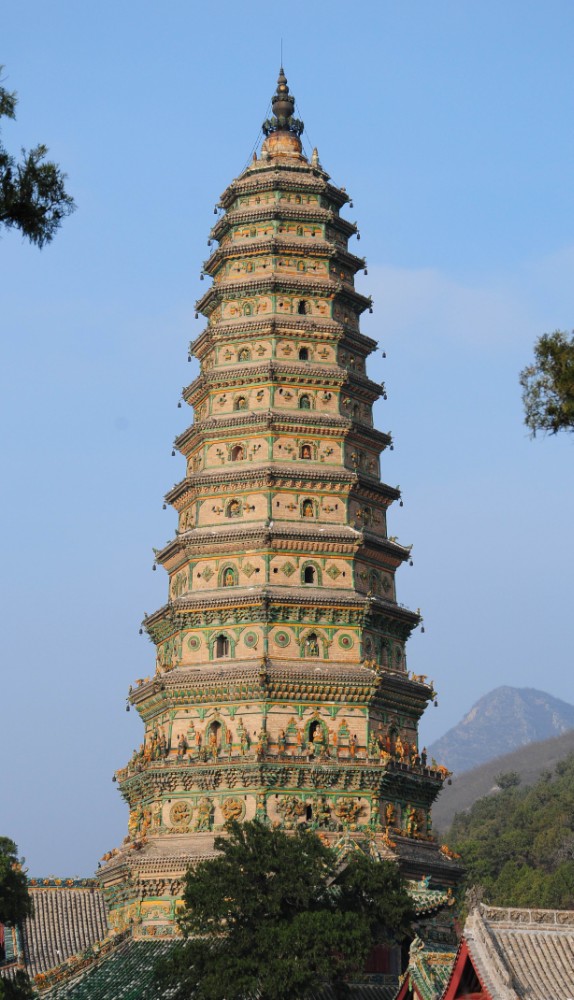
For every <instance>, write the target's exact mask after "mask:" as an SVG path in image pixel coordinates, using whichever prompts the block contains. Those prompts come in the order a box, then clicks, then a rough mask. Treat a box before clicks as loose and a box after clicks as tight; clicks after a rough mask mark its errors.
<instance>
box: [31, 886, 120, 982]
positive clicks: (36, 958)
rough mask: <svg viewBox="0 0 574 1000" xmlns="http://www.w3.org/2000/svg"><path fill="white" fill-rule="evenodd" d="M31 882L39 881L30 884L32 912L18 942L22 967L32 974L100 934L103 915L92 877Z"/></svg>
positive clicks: (102, 933) (104, 928)
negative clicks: (22, 956)
mask: <svg viewBox="0 0 574 1000" xmlns="http://www.w3.org/2000/svg"><path fill="white" fill-rule="evenodd" d="M33 882H36V883H39V884H38V885H36V886H35V885H34V884H30V895H31V897H32V901H33V904H34V912H33V915H32V916H31V917H28V918H27V919H26V920H25V921H24V923H23V925H22V945H23V950H24V961H25V964H26V970H27V971H28V972H29V973H30V975H32V976H35V975H36V974H37V973H41V972H45V971H46V970H47V969H51V968H53V967H54V966H56V965H60V963H62V962H65V961H66V960H67V959H69V958H71V957H72V956H73V955H76V954H77V953H78V952H81V951H84V950H85V949H86V948H88V947H89V946H90V945H93V944H94V943H95V942H96V941H98V940H100V939H101V938H103V937H104V936H105V934H106V932H107V917H106V908H105V905H104V900H103V897H102V894H101V892H100V890H99V888H98V886H97V883H96V882H95V881H93V880H90V879H85V880H83V882H78V881H74V880H72V879H61V880H60V879H58V880H55V879H50V880H47V879H34V880H31V883H33ZM46 882H48V885H47V886H46ZM70 882H71V883H72V885H71V886H70ZM58 883H60V884H58Z"/></svg>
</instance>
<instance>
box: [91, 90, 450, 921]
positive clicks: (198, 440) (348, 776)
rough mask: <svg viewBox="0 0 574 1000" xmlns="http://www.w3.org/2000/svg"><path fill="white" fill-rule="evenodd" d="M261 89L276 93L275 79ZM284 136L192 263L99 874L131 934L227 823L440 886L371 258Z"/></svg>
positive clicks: (279, 134)
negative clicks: (370, 315)
mask: <svg viewBox="0 0 574 1000" xmlns="http://www.w3.org/2000/svg"><path fill="white" fill-rule="evenodd" d="M286 95H287V96H286ZM273 101H274V106H277V107H279V106H280V105H281V106H289V102H291V103H292V98H290V97H289V96H288V88H287V84H286V81H285V78H284V77H283V75H282V74H281V76H280V78H279V87H278V91H277V94H276V95H275V97H274V99H273ZM301 128H302V126H301V123H300V122H296V120H295V119H293V118H292V116H291V115H283V116H279V117H275V118H273V119H271V121H270V122H266V123H265V126H264V131H265V133H266V138H265V140H264V142H263V146H262V149H261V154H260V157H259V158H257V157H254V159H253V162H252V163H251V164H250V165H249V166H248V167H247V169H246V170H245V171H244V172H243V174H242V175H241V177H240V178H238V179H237V180H235V181H233V183H232V184H231V185H230V186H229V187H228V188H227V190H226V191H225V192H224V193H223V195H222V196H221V200H220V206H219V208H220V210H221V211H222V215H221V217H220V218H219V219H218V221H217V223H216V225H215V226H214V228H213V230H212V232H211V235H210V240H209V242H210V244H211V245H212V246H213V243H214V242H216V243H218V246H217V248H214V249H213V251H212V253H211V256H210V257H209V260H208V261H206V263H205V264H204V274H205V275H208V276H209V277H210V278H211V279H212V281H213V283H212V285H211V287H210V288H209V289H208V290H207V291H206V292H205V294H204V295H203V297H202V298H201V299H200V301H199V302H198V303H197V307H196V308H197V313H198V315H199V313H202V314H203V315H204V316H205V318H206V320H207V325H206V327H205V328H204V329H203V331H202V332H201V333H200V334H199V336H198V337H197V338H196V340H195V341H194V342H193V343H192V344H191V346H190V350H191V352H192V353H194V354H195V356H196V357H197V358H198V359H199V362H200V373H199V375H198V377H197V378H196V379H195V380H194V381H193V382H192V383H191V385H189V386H187V387H186V388H185V389H184V390H183V394H182V396H183V399H184V401H185V402H186V403H187V404H188V405H189V406H190V407H191V409H192V410H193V416H194V419H193V422H192V424H191V426H190V427H189V428H188V429H187V430H185V431H184V432H183V433H182V434H180V435H179V436H178V438H177V439H176V442H175V447H176V448H177V449H178V450H179V452H180V453H181V454H182V455H183V456H184V458H185V462H186V473H185V477H184V479H183V480H182V481H181V482H179V483H177V484H176V485H175V486H174V487H173V488H172V489H171V490H170V491H169V493H168V494H167V496H166V502H167V503H169V504H171V505H172V506H173V507H174V509H175V510H176V512H177V517H178V521H177V530H176V532H175V536H174V538H173V539H172V541H170V542H169V543H168V544H167V545H166V546H165V547H164V548H163V549H162V550H161V551H156V562H157V564H159V565H161V566H162V567H163V568H164V569H165V570H166V572H167V574H168V577H169V592H168V602H167V603H166V604H165V605H164V606H163V607H161V608H160V609H158V610H157V611H156V612H154V614H152V615H150V616H148V617H146V619H145V622H144V623H143V624H144V628H145V630H146V631H147V633H148V635H149V637H150V639H151V641H152V642H153V643H154V645H155V648H156V662H155V673H154V675H153V676H151V677H148V678H145V679H143V678H142V679H140V680H138V681H137V682H136V684H135V686H134V687H133V688H132V689H130V695H129V699H130V702H131V703H132V704H133V705H134V707H135V708H136V709H137V711H138V712H139V714H140V716H141V718H142V720H143V722H144V726H145V737H144V742H143V743H142V745H141V747H140V749H139V750H138V751H136V752H135V753H134V755H133V758H132V759H131V761H130V762H129V763H128V764H127V765H126V767H123V768H121V769H120V770H119V771H118V772H117V774H116V779H117V781H118V782H119V785H120V789H121V792H122V794H123V796H124V798H125V799H126V801H127V802H128V803H129V807H130V820H129V831H128V837H127V838H126V843H125V844H124V846H123V847H122V848H121V849H120V850H116V851H114V852H111V853H110V854H109V855H108V856H107V857H106V865H105V866H104V869H103V875H102V879H103V883H104V887H105V891H107V892H108V901H109V904H110V907H111V920H112V923H113V924H114V925H115V926H117V927H118V928H119V927H122V926H124V925H125V924H126V922H128V921H130V920H133V919H135V920H136V921H138V922H139V923H138V927H139V933H141V934H144V935H145V934H147V933H150V934H152V933H153V934H157V933H158V932H159V930H158V928H160V929H161V932H162V933H170V929H173V917H174V913H175V906H176V896H177V893H178V892H179V891H180V886H181V879H182V875H183V871H184V869H185V867H187V865H188V864H189V863H190V862H193V860H194V859H197V858H198V857H200V856H205V854H206V852H207V853H208V854H209V853H210V851H211V850H212V838H213V835H214V833H215V832H216V831H222V830H224V828H225V823H226V822H227V821H228V820H230V819H234V818H235V819H239V820H242V819H253V818H259V819H261V820H262V821H263V822H267V823H270V824H272V825H274V826H280V827H283V828H285V829H293V828H294V827H295V826H297V825H300V824H306V825H307V826H309V827H310V828H313V829H316V830H318V831H320V832H321V834H322V835H323V836H324V837H326V838H327V839H331V841H337V840H340V838H341V836H344V837H346V836H353V837H359V838H360V837H363V838H364V837H365V836H368V838H369V842H370V843H371V844H372V845H374V844H375V843H376V845H377V850H378V851H379V853H380V854H381V856H383V855H384V856H392V857H396V858H397V859H399V860H400V863H401V864H402V865H403V867H404V868H405V871H406V872H407V874H410V875H411V876H412V877H420V875H421V874H432V873H433V872H434V873H435V876H436V878H437V879H439V880H441V881H442V883H444V882H445V879H446V881H447V883H448V881H449V878H450V880H451V881H453V880H455V878H456V872H457V869H456V865H455V864H454V862H453V861H452V860H451V859H449V858H447V857H446V856H445V855H443V854H440V852H439V849H438V847H437V845H436V844H435V842H434V841H433V838H432V831H431V819H430V807H431V805H432V802H433V800H434V799H435V797H436V795H437V794H438V792H439V790H440V788H441V786H442V783H443V781H444V780H445V778H446V776H447V774H448V772H447V771H446V769H445V768H441V767H439V766H438V765H436V763H435V762H433V761H428V760H427V758H426V753H425V752H424V750H420V749H419V746H418V721H419V719H420V717H421V715H422V713H423V711H424V710H425V707H426V705H427V704H428V702H429V700H431V699H432V698H433V697H434V691H433V686H432V683H427V679H426V677H425V676H422V675H419V676H417V675H412V674H409V672H408V670H407V664H406V653H405V644H406V641H407V639H408V637H409V635H410V634H411V632H412V630H413V629H414V628H416V627H417V626H418V625H419V624H420V620H421V619H420V615H419V613H418V612H416V613H415V612H412V611H409V610H408V609H407V608H405V607H403V606H402V605H400V604H399V603H398V602H397V598H396V588H395V574H396V571H397V569H398V568H399V566H400V565H401V564H402V563H403V562H405V561H407V560H408V559H409V558H410V547H408V546H405V545H402V544H400V543H399V542H398V541H397V539H396V537H392V536H391V537H389V536H388V533H387V512H388V509H389V507H390V505H391V504H392V503H393V502H394V501H396V500H398V499H399V498H400V490H399V488H398V487H394V486H389V485H387V484H386V483H385V482H384V481H382V480H381V467H380V463H381V459H382V460H383V462H384V459H385V453H386V450H387V449H389V448H392V439H391V436H390V434H387V433H382V432H381V431H378V430H376V429H374V427H373V417H372V406H373V403H374V402H375V401H376V400H377V399H378V398H379V397H380V396H381V395H382V396H384V395H385V392H384V386H381V385H380V384H377V383H375V382H373V381H372V380H371V379H369V378H368V376H367V374H366V369H365V361H366V358H367V357H368V355H369V354H370V353H371V352H372V351H373V350H374V348H375V346H376V345H375V342H374V341H373V340H371V339H370V338H369V337H365V336H364V335H363V334H361V332H360V329H359V318H360V315H361V313H363V312H364V311H365V309H367V308H370V307H371V300H370V299H369V298H367V297H365V296H364V295H361V294H359V293H358V292H357V291H356V290H355V287H354V276H355V274H356V272H357V271H358V270H360V269H362V268H365V261H364V260H362V259H361V258H359V257H358V256H356V255H354V254H353V253H352V252H351V251H350V250H349V249H348V240H349V238H350V237H352V236H354V235H355V234H356V232H357V229H356V226H355V224H354V223H351V222H348V221H347V220H345V219H343V218H341V216H340V214H339V212H340V209H341V208H342V207H343V206H344V205H345V204H346V203H347V202H348V201H349V198H348V196H347V194H346V192H345V191H344V190H343V189H341V188H337V187H335V186H334V185H333V184H332V183H331V182H330V179H329V176H328V174H327V173H326V172H325V171H324V170H323V168H322V167H321V165H320V163H319V159H318V156H317V153H316V151H315V152H314V153H313V155H312V157H311V159H310V160H307V159H306V158H305V156H304V155H303V153H302V147H301V142H300V139H299V134H300V131H301ZM210 838H211V840H210ZM373 849H374V848H373ZM453 865H454V868H453V867H452V866H453ZM449 866H451V867H449ZM449 872H451V873H452V875H449ZM166 873H167V874H166ZM178 887H179V888H178Z"/></svg>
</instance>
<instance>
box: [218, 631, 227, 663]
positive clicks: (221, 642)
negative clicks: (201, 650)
mask: <svg viewBox="0 0 574 1000" xmlns="http://www.w3.org/2000/svg"><path fill="white" fill-rule="evenodd" d="M215 655H216V657H217V659H218V660H219V659H221V657H222V656H229V639H228V638H227V636H226V635H218V636H217V639H216V640H215Z"/></svg>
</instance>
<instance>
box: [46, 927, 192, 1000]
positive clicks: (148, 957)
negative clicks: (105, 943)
mask: <svg viewBox="0 0 574 1000" xmlns="http://www.w3.org/2000/svg"><path fill="white" fill-rule="evenodd" d="M172 947H173V942H171V941H135V940H133V939H132V938H129V939H128V940H127V941H124V942H123V943H122V944H120V946H119V947H118V948H117V949H115V950H114V951H112V952H111V953H109V954H107V955H106V956H105V957H104V958H102V959H101V961H99V962H96V963H95V964H91V965H90V966H89V967H88V968H87V969H86V970H85V971H84V972H83V973H81V974H80V975H79V976H76V977H74V978H73V979H71V980H68V981H66V982H62V983H56V985H54V986H52V987H51V988H50V989H48V990H46V991H44V992H43V993H42V997H43V998H46V1000H48V998H49V1000H168V998H169V996H170V994H171V990H170V991H168V992H166V991H165V990H158V989H157V988H156V987H155V986H154V984H153V979H154V969H155V965H156V963H157V961H158V960H159V959H160V958H162V957H163V956H164V955H165V954H166V953H167V952H168V951H169V949H170V948H172Z"/></svg>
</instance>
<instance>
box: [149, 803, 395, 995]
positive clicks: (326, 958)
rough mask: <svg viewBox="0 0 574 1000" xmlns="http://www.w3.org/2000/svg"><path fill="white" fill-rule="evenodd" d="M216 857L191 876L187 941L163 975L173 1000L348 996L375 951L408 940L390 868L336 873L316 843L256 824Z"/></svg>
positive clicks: (222, 842) (235, 831) (228, 840)
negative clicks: (330, 992) (350, 979)
mask: <svg viewBox="0 0 574 1000" xmlns="http://www.w3.org/2000/svg"><path fill="white" fill-rule="evenodd" d="M215 847H216V849H217V850H218V851H219V852H220V854H219V856H218V857H216V858H213V859H211V860H208V861H202V862H200V863H199V864H198V865H197V866H196V867H195V868H193V869H190V870H189V872H188V874H187V878H186V885H185V892H184V900H185V909H184V911H183V914H182V916H181V918H180V921H179V924H180V927H181V930H182V931H183V934H184V936H185V941H184V943H183V944H181V945H180V946H179V947H178V948H176V949H175V951H174V952H172V953H171V955H170V957H169V958H168V959H167V960H166V961H165V962H164V963H163V965H162V967H161V970H160V972H159V976H160V980H161V981H162V982H163V983H164V984H169V985H171V986H173V987H174V989H175V992H174V994H173V997H174V1000H184V998H185V1000H188V998H196V1000H221V997H225V998H226V1000H246V998H252V997H255V996H257V998H258V1000H304V998H306V997H309V996H311V995H313V993H314V991H316V990H317V989H318V988H320V987H321V985H322V984H331V985H333V986H334V987H335V988H336V989H337V990H339V991H341V995H344V992H343V991H344V979H345V977H346V976H348V975H350V974H351V973H353V972H355V971H359V970H361V969H362V968H363V967H364V963H365V960H366V958H367V956H368V954H369V952H370V950H371V949H372V947H373V945H374V944H376V943H377V942H379V941H382V940H387V941H392V940H402V938H403V937H404V936H405V935H406V934H407V933H408V932H409V930H410V924H411V920H412V918H413V911H412V901H411V899H410V898H409V896H408V895H407V893H406V891H405V889H404V888H403V885H402V882H401V877H400V873H399V871H398V868H397V866H396V865H394V864H392V863H389V862H384V863H378V862H375V861H372V860H371V859H369V858H367V857H365V856H364V855H362V854H356V855H352V856H351V857H350V858H349V859H348V861H347V862H346V863H345V865H340V863H338V861H337V857H336V855H335V854H334V852H333V851H332V850H331V849H330V848H328V847H326V846H325V845H324V844H323V843H322V842H321V841H320V840H319V838H318V837H316V836H315V834H313V833H310V832H307V831H302V830H298V831H296V832H295V833H293V834H291V835H290V834H287V833H284V832H283V831H281V830H271V829H269V828H268V827H267V826H265V825H263V824H262V823H259V822H257V821H255V822H251V823H244V824H239V823H236V822H234V823H231V824H229V826H228V835H227V836H226V837H217V838H216V840H215ZM170 995H171V994H170Z"/></svg>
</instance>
